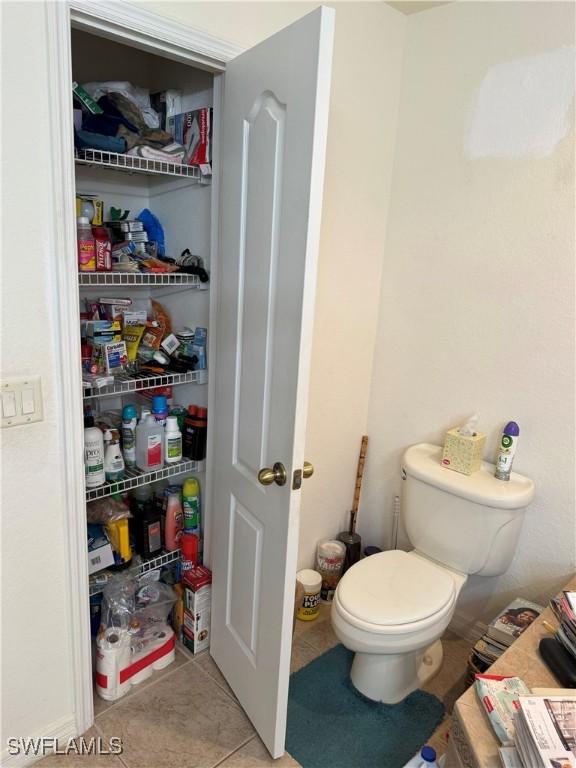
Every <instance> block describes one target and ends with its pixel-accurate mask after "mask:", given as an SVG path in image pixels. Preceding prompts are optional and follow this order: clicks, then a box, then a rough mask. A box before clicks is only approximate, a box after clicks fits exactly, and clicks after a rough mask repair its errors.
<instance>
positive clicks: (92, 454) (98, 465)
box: [84, 415, 106, 488]
mask: <svg viewBox="0 0 576 768" xmlns="http://www.w3.org/2000/svg"><path fill="white" fill-rule="evenodd" d="M84 471H85V475H86V488H97V487H98V486H99V485H102V484H103V483H104V482H105V481H106V475H105V473H104V436H103V434H102V431H101V430H100V429H98V427H95V426H94V417H93V416H91V415H89V416H85V417H84Z"/></svg>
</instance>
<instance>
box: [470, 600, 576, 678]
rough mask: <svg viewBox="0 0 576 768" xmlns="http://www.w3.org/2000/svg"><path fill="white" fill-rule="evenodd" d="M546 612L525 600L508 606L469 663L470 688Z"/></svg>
mask: <svg viewBox="0 0 576 768" xmlns="http://www.w3.org/2000/svg"><path fill="white" fill-rule="evenodd" d="M543 610H544V607H543V606H541V605H537V604H536V603H532V602H530V600H526V599H525V598H523V597H518V598H516V599H515V600H513V601H512V602H511V603H510V605H507V606H506V608H504V610H503V611H502V612H501V613H499V614H498V616H496V618H495V619H494V620H493V621H492V622H491V623H490V624H489V626H488V629H487V630H486V632H485V633H484V634H483V635H482V637H481V638H480V640H478V642H477V643H476V645H475V646H474V648H473V649H472V653H471V654H470V659H469V662H468V679H467V683H468V685H471V684H472V683H473V681H474V675H475V674H481V673H482V672H486V670H487V669H488V668H489V667H490V666H492V664H494V662H495V661H496V660H497V659H498V658H500V656H501V655H502V654H503V653H504V651H505V650H506V649H507V648H509V647H510V646H511V645H512V643H513V642H514V640H516V638H518V637H520V635H521V634H522V633H523V632H524V630H526V629H527V628H528V627H529V626H530V624H532V622H533V621H534V619H536V618H538V616H539V615H540V614H541V613H542V611H543ZM575 632H576V625H575ZM575 640H576V636H575ZM575 647H576V646H575Z"/></svg>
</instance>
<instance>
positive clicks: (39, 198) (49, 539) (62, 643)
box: [0, 2, 73, 760]
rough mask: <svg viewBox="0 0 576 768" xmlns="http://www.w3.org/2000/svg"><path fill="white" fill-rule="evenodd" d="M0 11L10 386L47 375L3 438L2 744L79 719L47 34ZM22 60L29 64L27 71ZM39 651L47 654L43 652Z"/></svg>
mask: <svg viewBox="0 0 576 768" xmlns="http://www.w3.org/2000/svg"><path fill="white" fill-rule="evenodd" d="M1 13H2V102H1V103H2V105H3V106H4V110H3V120H2V196H1V197H2V227H1V232H2V281H1V300H2V301H1V303H2V307H1V330H2V378H4V377H6V376H21V375H26V374H38V373H39V374H41V375H42V389H43V404H44V421H42V422H39V423H36V424H31V425H28V426H19V427H11V428H8V429H3V430H2V432H1V434H0V439H1V445H2V483H1V494H2V495H1V510H2V528H1V533H2V536H1V540H2V555H1V557H0V561H1V568H2V593H1V595H2V597H1V603H0V604H1V608H2V622H1V624H2V670H1V679H2V700H3V706H2V707H1V709H2V723H1V726H0V733H1V742H0V760H1V754H2V750H3V749H4V748H5V746H6V738H8V737H18V736H30V735H49V733H50V730H51V728H52V727H54V726H55V725H56V724H60V725H61V724H62V722H63V721H65V720H70V721H73V717H72V690H71V678H70V669H69V657H70V648H69V645H68V616H67V613H66V600H65V598H64V595H65V593H66V586H65V568H66V563H65V560H64V540H65V535H64V509H63V506H62V505H61V503H60V499H62V498H63V496H64V487H63V477H62V474H61V458H60V456H61V444H62V443H61V441H62V439H63V435H62V434H61V429H60V413H59V406H58V402H57V396H58V395H57V392H58V389H57V388H58V381H57V375H58V369H57V365H56V361H55V356H54V355H55V352H54V341H55V338H56V318H55V307H54V302H53V293H52V291H53V281H54V260H55V259H56V258H58V254H54V253H51V251H50V249H49V243H50V227H51V226H52V218H53V217H52V211H51V209H50V200H51V199H52V196H53V195H52V169H51V164H50V138H49V135H48V119H47V115H48V110H49V109H50V105H49V101H48V92H47V87H46V86H47V84H46V82H45V81H44V79H43V77H42V73H43V72H45V71H46V39H47V35H46V25H45V13H44V7H43V4H42V3H39V2H29V3H18V2H7V3H2V4H1ZM22 54H24V55H25V65H24V63H23V58H22ZM39 651H40V652H39Z"/></svg>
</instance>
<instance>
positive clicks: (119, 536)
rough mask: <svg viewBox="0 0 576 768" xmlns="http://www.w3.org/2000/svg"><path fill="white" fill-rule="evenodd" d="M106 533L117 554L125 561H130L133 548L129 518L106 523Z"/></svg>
mask: <svg viewBox="0 0 576 768" xmlns="http://www.w3.org/2000/svg"><path fill="white" fill-rule="evenodd" d="M106 533H107V534H108V538H109V539H110V544H111V545H112V549H113V550H114V552H115V553H116V555H119V556H120V557H121V558H122V560H123V562H125V563H127V562H129V561H130V560H131V559H132V550H131V549H130V537H129V534H128V520H127V519H126V518H124V519H123V520H112V521H111V522H110V523H106Z"/></svg>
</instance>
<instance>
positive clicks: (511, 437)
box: [494, 421, 520, 480]
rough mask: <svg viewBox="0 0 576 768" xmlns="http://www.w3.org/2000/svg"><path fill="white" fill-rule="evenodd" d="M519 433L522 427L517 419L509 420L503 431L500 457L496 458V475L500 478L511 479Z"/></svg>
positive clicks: (499, 451)
mask: <svg viewBox="0 0 576 768" xmlns="http://www.w3.org/2000/svg"><path fill="white" fill-rule="evenodd" d="M519 435H520V427H519V426H518V424H516V422H515V421H509V422H508V424H506V426H505V427H504V431H503V432H502V438H501V439H500V447H499V450H498V458H497V459H496V472H495V473H494V476H495V477H496V478H497V479H498V480H510V473H511V472H512V462H513V461H514V454H515V453H516V446H517V444H518V436H519Z"/></svg>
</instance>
